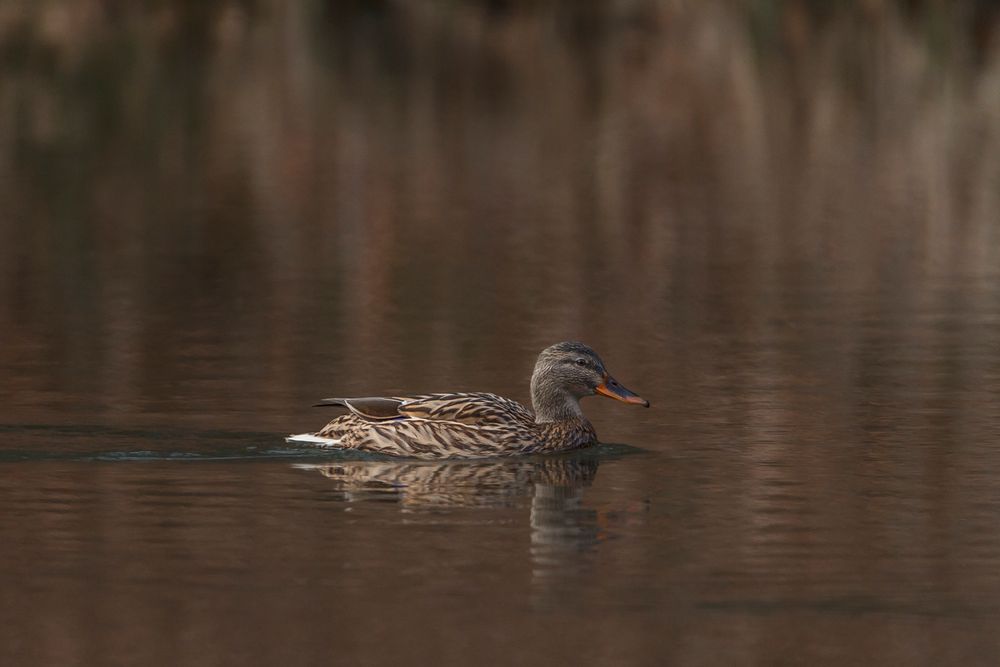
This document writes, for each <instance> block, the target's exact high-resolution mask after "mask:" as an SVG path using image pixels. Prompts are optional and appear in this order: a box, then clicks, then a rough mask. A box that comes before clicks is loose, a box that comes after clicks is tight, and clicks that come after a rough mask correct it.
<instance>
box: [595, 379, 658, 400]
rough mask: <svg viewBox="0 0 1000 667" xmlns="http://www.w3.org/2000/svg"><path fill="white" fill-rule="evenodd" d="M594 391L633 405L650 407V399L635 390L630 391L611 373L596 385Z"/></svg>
mask: <svg viewBox="0 0 1000 667" xmlns="http://www.w3.org/2000/svg"><path fill="white" fill-rule="evenodd" d="M594 391H596V392H597V393H598V394H600V395H602V396H607V397H608V398H613V399H615V400H616V401H621V402H623V403H631V404H632V405H641V406H643V407H644V408H648V407H649V401H647V400H646V399H644V398H642V397H641V396H639V395H638V394H636V393H635V392H632V391H629V390H628V389H626V388H625V387H623V386H622V385H621V384H619V383H618V380H616V379H614V378H613V377H611V376H610V375H609V376H608V377H606V378H605V379H604V382H602V383H601V384H599V385H597V386H596V387H594Z"/></svg>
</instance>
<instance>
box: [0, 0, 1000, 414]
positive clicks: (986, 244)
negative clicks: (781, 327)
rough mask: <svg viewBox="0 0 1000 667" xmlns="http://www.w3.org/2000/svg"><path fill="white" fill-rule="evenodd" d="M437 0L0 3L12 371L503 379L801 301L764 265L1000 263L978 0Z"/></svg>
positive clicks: (997, 75)
mask: <svg viewBox="0 0 1000 667" xmlns="http://www.w3.org/2000/svg"><path fill="white" fill-rule="evenodd" d="M902 4H905V5H906V6H911V5H913V3H902ZM338 6H339V5H338ZM428 6H429V5H424V4H421V3H416V4H411V3H399V4H393V3H376V5H375V6H368V5H367V4H366V3H352V4H351V5H350V7H352V8H350V9H344V8H340V9H337V10H324V9H321V7H320V3H315V4H314V3H308V2H306V3H268V2H260V3H249V4H238V3H193V4H191V3H187V4H174V3H168V4H166V5H160V6H157V8H155V9H150V10H144V9H141V8H133V7H129V8H127V9H125V8H123V9H122V10H121V13H120V14H113V13H111V12H109V11H108V10H107V9H105V4H104V3H99V2H73V3H63V2H55V1H52V2H42V3H22V4H16V5H13V4H9V5H5V6H4V8H3V10H2V12H0V59H2V61H0V62H2V67H3V69H4V86H3V87H2V89H0V147H2V150H0V203H2V204H3V208H4V210H5V211H6V214H5V215H4V216H0V278H2V287H0V290H2V291H0V304H2V306H0V329H2V332H3V335H4V341H5V344H4V345H3V346H2V348H0V364H2V365H3V366H4V368H7V369H8V370H10V373H9V374H8V375H9V376H10V377H12V378H13V381H12V382H13V384H16V386H17V388H18V389H17V390H18V391H19V392H20V395H21V396H22V397H24V400H25V402H28V403H32V404H39V403H41V404H45V403H49V404H51V403H53V402H55V403H60V402H61V401H62V402H66V399H65V397H64V395H63V393H62V392H67V391H68V392H80V393H83V394H86V395H89V396H92V397H94V400H95V402H96V403H97V405H93V406H91V408H101V409H105V410H115V411H121V412H123V413H127V412H130V411H135V412H143V413H149V412H156V411H165V412H176V411H178V410H184V409H190V410H192V411H194V412H203V413H213V414H214V415H215V416H214V417H213V418H217V415H218V414H219V413H220V412H224V409H225V407H226V406H225V400H226V399H224V398H223V397H224V395H225V394H226V392H225V391H219V390H220V389H228V387H225V386H219V385H218V384H213V383H220V382H221V383H222V384H225V381H224V380H219V379H218V378H219V377H220V376H221V375H225V374H229V373H232V372H234V369H238V371H236V372H238V374H239V375H240V377H239V378H236V380H237V381H238V382H239V383H240V388H241V393H242V395H243V398H242V400H243V402H244V404H245V405H246V404H250V405H259V406H269V407H271V408H272V409H273V411H274V414H275V415H277V414H287V412H288V411H289V409H290V408H291V406H293V405H295V404H297V403H298V402H299V401H300V400H301V396H300V395H299V394H298V391H299V389H298V388H299V387H306V386H316V385H318V384H319V383H320V382H321V381H322V382H323V383H329V377H330V373H331V370H330V369H336V375H337V380H338V383H339V389H340V390H342V391H344V392H348V393H349V392H351V391H355V390H357V391H361V390H364V391H371V390H372V387H373V385H374V386H377V387H378V388H379V389H380V390H385V391H390V390H403V389H412V390H427V389H442V388H448V389H452V388H454V389H461V388H475V389H480V388H484V387H487V388H498V389H502V388H503V387H505V386H509V387H513V388H518V387H520V386H521V384H522V382H523V376H524V369H523V368H522V366H521V360H522V359H525V358H528V357H529V356H530V354H531V353H532V352H534V351H536V350H537V349H539V348H540V347H542V346H543V345H545V344H548V343H551V342H552V341H553V340H555V339H557V338H563V337H566V336H568V335H585V336H586V337H587V339H588V340H589V341H591V342H593V343H594V344H595V345H597V346H598V347H599V348H600V349H602V350H607V352H606V356H608V357H609V358H617V360H619V361H618V364H617V365H619V366H625V367H626V368H627V367H628V366H629V365H632V366H633V367H638V366H639V364H640V361H642V362H643V363H646V362H648V361H649V359H648V356H649V355H648V354H646V353H645V352H643V351H642V350H641V349H640V348H638V347H636V348H635V349H634V350H630V349H629V348H628V347H627V346H625V345H622V344H620V341H621V336H620V332H619V327H620V326H621V325H622V323H627V324H628V327H629V335H630V338H631V339H633V340H643V341H650V344H654V345H663V344H667V342H668V341H673V342H674V344H676V345H677V346H685V345H688V342H689V341H687V340H686V336H688V335H691V336H695V334H697V333H698V332H697V331H696V329H697V328H698V327H700V326H701V325H702V323H704V322H723V323H724V322H730V323H732V322H738V323H742V324H743V325H745V326H746V327H749V328H750V329H753V328H754V327H755V326H756V327H760V326H763V324H762V323H767V322H772V321H780V320H782V319H783V318H787V317H788V316H790V315H794V313H792V310H793V308H794V305H795V304H792V303H790V302H787V301H786V302H779V301H777V300H776V299H775V296H774V295H775V294H778V293H781V292H782V291H783V290H785V289H786V288H791V287H794V286H800V285H807V286H819V287H817V289H818V290H819V291H826V292H833V293H837V294H848V293H862V292H864V293H871V292H873V291H877V292H880V293H882V294H883V296H884V298H885V299H888V300H891V301H893V302H896V303H910V304H917V303H920V300H921V299H923V298H925V297H924V296H923V295H925V294H926V293H927V292H928V290H929V287H930V283H929V282H928V281H931V280H936V281H940V280H942V276H943V277H944V278H943V279H945V280H959V279H964V278H963V277H969V276H972V277H975V276H980V277H981V276H984V275H987V274H989V273H990V272H991V271H993V267H995V266H997V265H998V260H1000V257H998V253H1000V243H998V238H997V225H996V222H995V221H996V220H997V219H998V218H1000V195H998V194H997V193H1000V187H998V185H1000V158H998V157H997V156H998V155H1000V150H997V148H998V145H997V144H998V141H1000V117H998V114H997V109H998V108H1000V97H998V96H1000V92H998V91H1000V59H998V58H997V57H996V54H997V46H996V40H995V39H993V38H992V37H991V36H990V35H992V34H993V31H994V28H993V27H991V26H995V25H996V18H995V16H992V15H989V14H986V13H983V14H981V15H977V14H974V13H973V9H971V8H972V6H973V5H972V4H969V5H968V8H967V6H966V5H965V4H963V3H955V4H952V5H949V6H951V7H952V9H950V10H945V9H942V7H943V5H941V4H940V3H927V7H926V8H924V9H917V10H912V9H908V10H905V11H904V10H903V9H900V5H899V4H897V3H892V2H859V3H841V4H839V5H838V7H839V9H836V10H823V9H822V7H821V4H817V3H808V2H795V1H792V0H789V1H787V2H763V1H760V2H750V1H749V0H748V1H747V2H741V3H724V2H699V3H657V2H639V3H631V2H630V3H607V4H606V6H605V7H604V8H603V9H600V10H596V9H593V8H590V9H586V10H585V9H578V10H574V9H569V8H567V7H568V6H567V5H566V4H565V3H541V4H537V3H527V4H525V3H517V2H515V3H508V5H507V6H508V9H507V10H506V11H503V12H499V13H497V12H493V13H491V12H488V11H487V10H485V9H483V8H481V7H480V6H479V5H478V4H477V3H451V4H449V5H448V7H449V9H448V11H430V10H427V9H426V7H428ZM976 6H979V5H976ZM330 11H333V13H332V14H331V13H329V12H330ZM595 12H597V13H595ZM973 19H974V20H973ZM66 26H72V27H73V29H72V30H69V29H66ZM970 26H974V27H970ZM373 36H374V37H379V39H376V38H373ZM381 38H384V39H381ZM390 38H391V39H390ZM637 285H641V288H637V287H636V286H637ZM869 305H870V304H868V305H865V304H862V303H861V302H860V301H855V302H852V303H851V304H850V305H848V306H846V308H847V310H846V312H844V313H843V316H844V321H850V320H852V319H859V318H862V317H864V315H865V308H867V307H869ZM904 329H905V327H904ZM843 333H844V335H845V336H847V337H848V338H850V339H851V340H853V341H854V345H850V344H845V345H844V348H845V349H847V348H852V347H853V348H855V349H857V348H859V347H863V346H864V340H863V334H862V332H861V331H860V330H857V329H855V330H850V331H845V332H843ZM898 334H899V335H900V336H905V335H906V334H905V332H904V331H900V332H898ZM164 341H169V344H164ZM602 341H603V342H604V343H606V344H602ZM901 342H902V341H901ZM610 343H615V344H617V345H618V346H619V348H618V349H609V344H610ZM806 344H809V342H808V339H807V341H806ZM812 344H813V350H814V352H815V356H821V354H820V351H821V350H822V347H821V346H822V345H823V343H822V342H820V341H815V342H814V343H812ZM303 350H310V351H313V353H312V354H311V355H310V356H309V358H308V359H306V357H304V356H303V354H302V351H303ZM316 350H323V352H322V354H320V355H319V356H318V357H317V356H316V353H315V351H316ZM511 354H514V355H517V361H518V363H516V364H512V363H510V361H511V358H510V356H509V355H511ZM629 355H631V358H629ZM661 356H662V355H661ZM317 359H318V360H319V361H321V362H322V363H319V364H317V363H316V361H317ZM658 363H659V364H661V365H660V366H658V367H657V366H656V364H658ZM667 363H668V362H666V361H663V362H657V361H653V364H654V366H652V367H650V370H649V372H648V374H647V375H648V377H647V378H640V382H638V384H640V385H641V384H642V382H641V380H642V379H645V380H646V381H647V383H650V382H659V381H660V380H659V379H658V378H663V377H666V376H668V375H670V374H671V373H672V372H675V371H676V369H674V368H673V367H672V366H670V365H665V364H667ZM760 372H767V371H766V370H763V369H761V370H760ZM460 373H461V374H464V376H465V381H466V382H467V383H468V386H467V387H456V386H454V382H455V377H456V376H458V375H459V374H460ZM623 375H624V374H623ZM446 381H447V382H448V383H449V384H448V386H447V387H446V386H445V382H446ZM388 383H396V384H398V385H403V384H405V385H407V386H392V385H391V384H388ZM387 384H388V386H386V385H387ZM498 385H499V386H498ZM11 386H13V385H11ZM198 401H200V403H199V402H198ZM67 407H68V406H67ZM283 426H287V425H283Z"/></svg>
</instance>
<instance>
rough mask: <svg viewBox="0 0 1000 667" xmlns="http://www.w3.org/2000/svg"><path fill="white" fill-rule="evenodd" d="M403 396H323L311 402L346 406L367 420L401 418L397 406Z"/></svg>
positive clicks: (319, 405)
mask: <svg viewBox="0 0 1000 667" xmlns="http://www.w3.org/2000/svg"><path fill="white" fill-rule="evenodd" d="M404 400H406V399H404V398H391V397H387V396H366V397H363V398H324V399H322V400H320V401H319V402H317V403H314V404H313V407H314V408H325V407H335V408H347V409H348V410H350V411H351V412H352V413H354V414H356V415H357V416H359V417H361V418H362V419H366V420H369V421H382V420H385V419H402V418H403V417H405V415H403V414H401V413H400V412H399V406H400V405H402V404H403V401H404Z"/></svg>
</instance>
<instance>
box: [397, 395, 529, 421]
mask: <svg viewBox="0 0 1000 667" xmlns="http://www.w3.org/2000/svg"><path fill="white" fill-rule="evenodd" d="M397 410H398V411H399V413H400V414H402V415H404V416H406V417H409V418H411V419H426V420H431V421H448V422H458V423H460V424H469V425H472V426H489V425H509V424H515V423H524V422H527V423H533V422H534V421H535V418H534V416H532V414H531V413H530V412H529V411H528V410H527V408H525V407H524V406H523V405H521V404H520V403H518V402H517V401H512V400H510V399H509V398H504V397H503V396H497V395H496V394H487V393H452V394H427V395H425V396H415V397H413V398H410V399H406V400H404V401H403V402H402V403H400V405H399V406H398V408H397Z"/></svg>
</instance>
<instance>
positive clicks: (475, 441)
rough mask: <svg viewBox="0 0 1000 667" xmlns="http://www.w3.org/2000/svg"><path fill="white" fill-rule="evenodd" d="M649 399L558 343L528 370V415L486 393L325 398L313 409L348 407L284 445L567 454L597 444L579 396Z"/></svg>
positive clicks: (450, 454)
mask: <svg viewBox="0 0 1000 667" xmlns="http://www.w3.org/2000/svg"><path fill="white" fill-rule="evenodd" d="M595 395H597V396H606V397H608V398H613V399H615V400H618V401H622V402H623V403H628V404H631V405H642V406H644V407H647V408H648V407H649V401H647V400H646V399H644V398H641V397H640V396H638V395H637V394H635V393H634V392H632V391H631V390H629V389H626V388H625V387H624V386H622V384H621V383H619V382H618V381H617V380H615V379H614V378H613V377H612V376H611V375H610V374H609V373H608V371H607V369H606V368H605V366H604V362H603V361H601V358H600V357H599V356H598V355H597V353H596V352H594V350H592V349H591V348H590V347H588V346H587V345H584V344H583V343H580V342H576V341H563V342H560V343H556V344H555V345H551V346H549V347H547V348H545V349H544V350H542V352H541V353H540V354H539V355H538V359H537V361H536V362H535V368H534V371H533V372H532V374H531V405H532V408H533V412H532V411H531V410H528V409H527V408H526V407H524V406H523V405H521V404H520V403H518V402H517V401H514V400H511V399H509V398H505V397H503V396H498V395H497V394H491V393H487V392H452V393H438V394H416V395H412V396H374V397H361V398H324V399H322V400H320V401H319V402H318V403H315V404H314V407H337V408H346V410H347V413H346V414H344V415H342V416H340V417H337V418H336V419H334V420H333V421H331V422H329V423H328V424H327V425H326V426H324V427H323V428H322V429H320V430H319V431H317V432H315V433H301V434H298V435H290V436H288V437H287V438H286V440H287V442H289V443H293V444H310V445H319V446H324V447H332V448H337V449H343V450H356V451H359V452H366V453H371V454H383V455H389V456H395V457H405V458H414V459H428V460H435V459H451V458H456V459H470V458H491V457H501V456H523V455H531V454H550V453H557V452H566V451H570V450H574V449H580V448H583V447H589V446H592V445H595V444H597V432H596V431H595V430H594V427H593V425H592V424H591V423H590V421H589V420H588V419H587V418H586V416H584V414H583V411H582V410H581V408H580V399H582V398H584V397H586V396H595Z"/></svg>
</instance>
